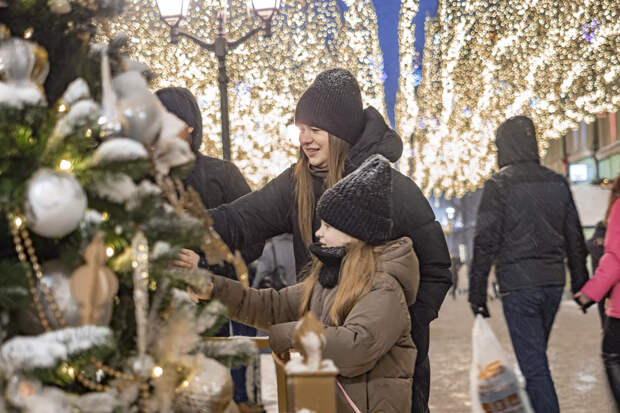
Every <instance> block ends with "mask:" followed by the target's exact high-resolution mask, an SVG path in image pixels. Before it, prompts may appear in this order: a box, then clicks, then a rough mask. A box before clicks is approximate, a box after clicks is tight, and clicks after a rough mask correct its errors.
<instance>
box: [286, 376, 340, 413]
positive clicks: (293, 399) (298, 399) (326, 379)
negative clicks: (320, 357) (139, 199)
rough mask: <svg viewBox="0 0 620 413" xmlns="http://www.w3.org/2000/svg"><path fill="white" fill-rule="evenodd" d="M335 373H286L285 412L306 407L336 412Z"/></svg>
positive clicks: (319, 410)
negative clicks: (286, 404)
mask: <svg viewBox="0 0 620 413" xmlns="http://www.w3.org/2000/svg"><path fill="white" fill-rule="evenodd" d="M337 375H338V373H337V372H309V373H293V374H288V375H287V376H286V387H287V403H288V406H287V409H286V412H291V413H294V412H297V411H299V410H301V409H308V410H310V411H312V412H317V413H336V376H337Z"/></svg>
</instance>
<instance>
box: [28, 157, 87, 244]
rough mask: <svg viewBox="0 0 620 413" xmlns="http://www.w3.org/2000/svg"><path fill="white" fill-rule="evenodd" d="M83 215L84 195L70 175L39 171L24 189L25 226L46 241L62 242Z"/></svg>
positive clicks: (47, 170) (78, 184)
mask: <svg viewBox="0 0 620 413" xmlns="http://www.w3.org/2000/svg"><path fill="white" fill-rule="evenodd" d="M85 211H86V194H85V193H84V190H83V189H82V186H81V185H80V183H79V182H78V181H77V180H76V179H75V178H74V177H73V175H71V174H68V173H65V172H58V171H54V170H51V169H39V170H38V171H37V172H36V173H35V174H34V175H33V176H32V178H30V181H29V182H28V187H27V189H26V222H27V223H28V226H29V227H30V229H31V230H32V231H33V232H35V233H36V234H38V235H41V236H43V237H47V238H61V237H64V236H65V235H67V234H69V233H70V232H71V231H73V230H74V229H76V228H77V226H78V224H79V223H80V221H81V220H82V217H83V216H84V212H85Z"/></svg>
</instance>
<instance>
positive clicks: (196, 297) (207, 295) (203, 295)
mask: <svg viewBox="0 0 620 413" xmlns="http://www.w3.org/2000/svg"><path fill="white" fill-rule="evenodd" d="M212 292H213V283H209V287H208V288H207V291H205V292H196V291H194V290H193V289H192V288H191V287H187V295H189V299H190V300H192V301H193V302H194V304H198V302H200V300H210V299H211V293H212Z"/></svg>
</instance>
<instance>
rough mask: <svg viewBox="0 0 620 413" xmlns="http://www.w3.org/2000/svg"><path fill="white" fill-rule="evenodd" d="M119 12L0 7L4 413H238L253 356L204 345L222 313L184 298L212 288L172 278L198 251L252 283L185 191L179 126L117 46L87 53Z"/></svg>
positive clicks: (242, 347)
mask: <svg viewBox="0 0 620 413" xmlns="http://www.w3.org/2000/svg"><path fill="white" fill-rule="evenodd" d="M122 7H123V1H122V0H15V1H9V2H8V3H7V2H4V1H0V24H1V26H0V32H1V34H0V212H1V214H0V394H2V397H0V412H5V411H7V412H9V411H27V412H43V411H53V412H65V411H66V412H76V411H78V412H129V411H132V412H133V411H145V412H146V411H152V412H158V411H159V412H165V411H179V412H186V411H187V412H190V411H208V412H224V411H232V410H230V409H234V403H232V402H231V399H232V382H231V379H230V376H229V372H228V367H230V366H232V365H236V364H241V363H247V362H249V361H250V359H251V358H252V357H253V355H254V353H255V352H256V349H255V347H254V346H253V344H252V343H250V342H248V341H239V342H237V343H232V344H230V343H228V344H224V345H219V344H217V343H210V342H208V341H205V340H204V339H203V337H204V336H208V335H210V334H212V333H213V332H214V331H217V329H218V328H219V327H220V326H221V323H222V322H223V321H224V320H225V314H224V313H225V312H224V308H223V306H222V305H221V304H219V303H217V302H215V301H214V302H211V303H209V304H206V305H201V306H196V305H195V304H193V303H192V302H191V301H190V300H189V298H188V296H187V294H186V293H185V289H186V288H187V287H193V288H195V289H198V290H201V289H204V288H206V287H207V285H208V283H209V282H210V273H209V272H208V271H206V270H203V269H197V270H186V269H179V268H177V267H174V265H173V261H174V259H175V257H176V255H177V252H178V250H179V249H180V248H194V249H200V250H202V251H203V252H204V253H205V256H206V259H207V261H208V262H209V263H210V264H214V265H215V264H220V263H223V262H229V263H231V264H232V265H233V267H234V268H235V270H236V272H237V275H238V277H239V279H241V280H242V281H245V282H246V283H247V270H246V268H245V265H244V263H243V261H242V260H241V258H240V256H239V254H236V255H233V254H232V253H231V252H230V251H229V250H228V248H227V247H226V246H225V245H224V244H223V242H222V241H221V240H220V239H219V237H218V236H217V234H216V233H215V232H214V231H213V230H212V229H211V222H210V218H209V216H208V214H207V213H206V211H205V209H204V207H203V205H202V203H201V201H200V198H199V196H198V195H197V194H196V193H195V192H194V191H193V190H191V189H187V188H185V186H184V185H183V183H182V181H181V179H180V178H181V177H182V176H183V175H184V172H185V171H187V168H191V166H192V162H193V159H194V156H193V154H192V152H191V150H190V147H189V145H188V144H187V142H186V141H185V140H184V139H185V138H186V134H187V133H188V129H187V127H186V125H185V124H184V123H183V122H181V121H180V120H179V119H178V118H176V117H175V116H173V115H172V114H170V113H168V112H167V111H166V110H165V109H164V108H163V106H162V105H161V104H160V103H159V101H158V99H157V98H156V97H155V96H154V95H153V94H152V93H151V92H150V91H149V87H148V80H149V78H150V76H152V73H150V71H149V70H148V68H146V67H144V66H143V65H140V64H138V63H136V62H133V61H131V60H130V59H128V58H127V57H126V56H125V55H124V46H125V43H126V38H124V37H122V36H119V37H117V38H115V39H114V40H112V41H111V42H110V43H109V44H95V43H94V42H93V41H92V37H93V36H94V24H93V22H94V19H99V18H107V17H109V16H112V15H114V14H118V13H120V12H121V11H122ZM211 357H212V358H211ZM215 359H217V360H219V361H220V362H223V363H224V364H226V367H225V366H224V365H223V364H220V363H219V362H218V361H216V360H215Z"/></svg>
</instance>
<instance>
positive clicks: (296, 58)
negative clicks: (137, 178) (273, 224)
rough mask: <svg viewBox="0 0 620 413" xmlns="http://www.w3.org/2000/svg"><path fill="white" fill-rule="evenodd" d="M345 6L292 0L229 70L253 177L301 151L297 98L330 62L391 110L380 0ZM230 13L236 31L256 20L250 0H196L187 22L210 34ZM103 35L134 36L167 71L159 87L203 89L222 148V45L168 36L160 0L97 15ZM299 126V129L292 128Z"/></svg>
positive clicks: (240, 161) (235, 148)
mask: <svg viewBox="0 0 620 413" xmlns="http://www.w3.org/2000/svg"><path fill="white" fill-rule="evenodd" d="M345 3H346V4H347V6H348V9H347V10H346V11H344V13H342V14H341V10H340V8H339V7H338V5H337V3H336V1H335V0H330V1H306V0H287V1H285V2H283V5H282V6H281V13H279V14H278V15H277V16H275V17H274V20H273V22H272V36H271V38H264V37H263V36H262V34H261V35H259V36H256V37H254V38H252V39H250V40H248V41H247V42H245V43H244V44H242V45H240V46H239V47H238V48H236V49H235V50H234V51H233V52H231V53H230V54H229V55H228V56H227V59H226V64H227V70H228V76H229V105H230V121H231V142H232V159H233V161H234V162H235V164H236V165H237V166H238V167H239V168H240V169H241V170H242V172H243V174H244V175H245V176H246V177H247V178H248V180H249V181H250V182H251V184H253V185H254V186H259V185H260V184H261V183H262V182H264V181H265V180H266V179H269V178H272V177H274V176H276V175H277V174H278V173H280V172H281V171H283V170H284V169H285V168H286V167H287V166H289V165H290V164H291V163H292V162H294V161H295V159H296V158H297V151H298V144H297V143H296V142H294V139H291V138H290V137H287V126H288V125H290V123H291V122H292V121H293V115H294V111H295V104H296V101H297V99H298V98H299V97H300V96H301V94H302V93H303V91H304V90H305V89H306V88H307V87H308V86H309V85H310V83H311V82H312V80H313V79H314V78H315V77H316V75H317V74H318V73H320V72H321V71H323V70H325V69H328V68H332V67H345V68H347V69H349V70H350V71H351V72H352V73H353V74H354V75H355V76H356V77H357V79H358V81H359V83H360V88H361V90H362V96H363V99H364V104H365V105H372V106H375V107H376V108H377V109H378V110H379V111H380V112H382V113H385V103H384V91H383V76H384V72H383V56H382V54H381V49H380V47H379V40H378V34H377V19H376V14H375V10H374V7H373V5H372V2H370V1H368V2H359V1H353V0H349V1H346V2H345ZM220 11H224V12H225V13H226V15H227V23H226V29H227V31H228V34H227V36H228V37H229V38H230V39H237V38H239V37H241V36H243V35H244V34H245V33H247V32H248V31H249V30H250V29H251V28H253V27H256V26H257V25H258V22H257V21H255V20H253V19H252V17H250V16H248V13H247V8H246V2H245V1H243V0H230V1H220V0H194V1H193V2H192V8H191V11H190V13H189V16H188V19H187V21H186V22H185V24H184V29H185V30H187V31H188V32H190V33H192V34H195V35H196V36H198V37H201V38H203V39H205V40H207V41H210V40H211V39H212V38H213V36H214V34H215V33H216V27H215V25H216V15H217V13H218V12H220ZM98 30H99V38H100V40H104V39H105V38H112V37H113V36H114V35H116V34H119V33H125V34H127V35H129V38H130V44H131V53H132V58H134V59H136V60H138V61H140V62H142V63H145V64H146V65H148V66H149V67H150V68H151V69H152V70H153V71H154V72H155V73H156V74H157V75H158V76H157V78H156V79H155V80H154V84H153V88H154V89H156V88H159V87H165V86H182V87H186V88H188V89H189V90H191V91H192V92H193V93H194V95H195V96H197V98H198V102H199V105H200V107H201V111H202V115H203V123H204V131H203V132H204V146H203V148H202V150H203V152H204V153H206V154H208V155H211V156H216V157H219V156H220V154H221V140H220V109H219V92H218V86H217V73H218V70H217V60H216V58H215V56H214V54H213V53H210V52H207V51H203V50H201V49H200V48H199V47H198V46H197V45H195V44H194V43H192V42H191V41H188V40H186V39H181V40H180V41H179V43H178V44H177V45H172V44H170V43H169V36H170V33H169V28H168V27H167V26H166V25H165V24H164V23H162V22H160V20H159V15H158V11H157V6H156V4H155V0H149V1H148V2H144V1H143V0H127V1H126V7H125V12H124V13H123V14H122V15H121V16H120V17H118V18H116V19H114V20H106V21H101V22H99V24H98ZM288 130H290V128H288Z"/></svg>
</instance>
